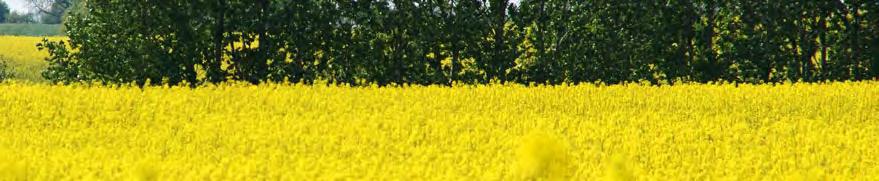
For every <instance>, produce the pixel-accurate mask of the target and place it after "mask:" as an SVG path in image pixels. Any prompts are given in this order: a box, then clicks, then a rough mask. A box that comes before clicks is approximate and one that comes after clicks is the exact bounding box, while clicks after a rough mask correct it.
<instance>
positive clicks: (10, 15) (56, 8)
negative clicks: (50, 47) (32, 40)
mask: <svg viewBox="0 0 879 181" xmlns="http://www.w3.org/2000/svg"><path fill="white" fill-rule="evenodd" d="M24 2H25V3H26V4H27V7H28V8H30V9H31V10H32V11H33V12H15V11H12V10H11V8H10V7H9V5H8V4H6V2H5V1H0V23H16V24H33V23H43V24H60V23H61V21H62V18H63V17H64V15H65V13H67V10H68V9H69V8H71V7H73V6H74V5H75V4H76V3H77V2H78V0H24Z"/></svg>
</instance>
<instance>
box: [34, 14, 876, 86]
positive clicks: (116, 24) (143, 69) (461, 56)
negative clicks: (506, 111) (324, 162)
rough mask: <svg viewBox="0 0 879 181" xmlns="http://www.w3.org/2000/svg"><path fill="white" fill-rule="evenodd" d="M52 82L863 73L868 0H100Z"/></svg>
mask: <svg viewBox="0 0 879 181" xmlns="http://www.w3.org/2000/svg"><path fill="white" fill-rule="evenodd" d="M64 24H65V26H66V30H67V35H68V36H69V38H70V40H68V41H60V42H50V41H44V42H43V43H41V44H40V45H38V46H39V47H40V48H41V49H45V50H47V51H49V53H50V54H51V56H50V58H48V59H47V60H48V61H49V63H50V67H49V68H48V69H47V70H46V71H45V72H44V76H45V77H46V78H47V79H49V80H52V81H54V82H63V83H71V82H79V81H100V82H105V83H136V84H139V85H144V84H172V85H178V84H181V83H189V84H190V85H197V84H203V83H217V82H224V81H230V80H236V81H247V82H252V83H261V82H294V83H306V84H310V83H315V82H316V81H321V82H327V83H330V84H349V85H366V84H378V85H403V84H423V85H428V84H452V83H472V84H479V83H491V82H500V83H522V84H563V83H574V84H576V83H585V82H589V83H592V82H603V83H609V84H615V83H624V82H644V81H647V82H650V83H653V84H665V83H674V82H711V81H728V82H743V83H771V82H783V81H806V82H813V81H839V80H867V79H874V78H877V77H879V1H873V0H810V1H799V0H749V1H741V0H657V1H641V0H583V1H569V0H522V1H521V2H518V3H513V2H510V1H509V0H247V1H244V0H166V1H121V0H90V1H84V3H81V5H80V6H79V7H77V10H72V11H70V13H68V17H67V20H66V22H65V23H64Z"/></svg>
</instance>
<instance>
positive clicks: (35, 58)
mask: <svg viewBox="0 0 879 181" xmlns="http://www.w3.org/2000/svg"><path fill="white" fill-rule="evenodd" d="M43 38H48V39H49V40H51V41H59V40H62V39H67V37H27V36H0V60H6V61H7V62H6V63H7V64H8V66H9V67H10V69H12V72H13V74H15V77H14V78H15V79H19V80H25V81H31V82H43V81H45V80H44V79H43V77H42V71H43V70H44V69H46V66H47V64H46V60H45V58H46V57H48V56H49V52H48V51H46V50H43V51H39V50H37V43H40V42H42V40H43Z"/></svg>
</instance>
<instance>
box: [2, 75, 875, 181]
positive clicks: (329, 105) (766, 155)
mask: <svg viewBox="0 0 879 181" xmlns="http://www.w3.org/2000/svg"><path fill="white" fill-rule="evenodd" d="M0 108H2V109H0V180H7V179H11V180H15V179H19V180H95V179H97V180H125V179H142V180H152V179H159V180H337V179H341V180H346V179H357V180H424V179H426V180H592V179H602V178H606V179H610V180H632V179H636V180H718V179H719V180H872V179H875V178H879V167H877V165H879V146H876V143H879V124H877V123H879V83H875V82H873V83H832V84H797V85H780V86H772V85H761V86H752V85H742V86H740V87H735V86H733V85H677V86H664V87H645V86H633V85H621V86H608V87H595V86H559V87H530V88H526V87H518V86H479V87H457V88H447V87H407V88H345V87H308V86H288V85H264V86H240V85H223V86H217V87H203V88H198V89H189V88H163V87H148V88H144V89H140V88H130V87H89V86H76V85H74V86H53V85H43V84H28V85H23V84H15V83H11V84H10V83H7V84H3V85H0Z"/></svg>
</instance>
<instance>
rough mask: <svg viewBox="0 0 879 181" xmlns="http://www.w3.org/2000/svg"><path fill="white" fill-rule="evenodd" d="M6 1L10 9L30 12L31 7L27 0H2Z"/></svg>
mask: <svg viewBox="0 0 879 181" xmlns="http://www.w3.org/2000/svg"><path fill="white" fill-rule="evenodd" d="M2 1H5V2H6V4H7V5H9V9H12V11H15V12H30V8H28V6H27V1H26V0H2Z"/></svg>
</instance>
